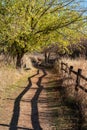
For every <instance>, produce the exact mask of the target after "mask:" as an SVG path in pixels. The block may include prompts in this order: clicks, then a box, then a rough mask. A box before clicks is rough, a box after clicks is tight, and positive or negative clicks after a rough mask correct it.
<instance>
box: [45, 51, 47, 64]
mask: <svg viewBox="0 0 87 130" xmlns="http://www.w3.org/2000/svg"><path fill="white" fill-rule="evenodd" d="M45 63H47V52H45Z"/></svg>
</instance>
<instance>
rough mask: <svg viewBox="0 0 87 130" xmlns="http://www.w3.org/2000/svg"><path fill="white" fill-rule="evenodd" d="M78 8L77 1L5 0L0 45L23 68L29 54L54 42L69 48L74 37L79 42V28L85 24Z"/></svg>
mask: <svg viewBox="0 0 87 130" xmlns="http://www.w3.org/2000/svg"><path fill="white" fill-rule="evenodd" d="M78 2H80V0H78ZM77 5H78V3H77V1H76V2H75V0H62V1H61V2H60V1H58V0H21V1H18V0H2V1H1V3H0V18H1V28H0V36H1V39H0V46H1V47H2V48H3V49H4V51H6V52H7V53H9V54H10V55H11V56H13V57H15V56H16V57H17V63H16V66H17V67H21V58H22V57H23V55H24V54H25V53H26V52H28V51H29V52H31V51H33V50H41V49H42V47H43V46H48V45H49V44H51V43H53V42H58V43H60V44H63V45H64V46H66V45H67V44H69V42H70V40H72V38H73V39H76V40H78V39H80V36H81V33H82V31H81V29H79V30H80V31H79V32H78V25H79V24H80V25H81V26H82V25H83V23H84V20H83V17H82V14H83V13H84V10H81V11H78V10H77ZM78 8H79V7H78ZM2 9H3V11H2ZM76 28H77V29H76ZM80 28H81V27H80ZM69 32H70V33H69ZM74 32H75V35H76V36H75V35H73V37H72V34H74ZM77 35H78V38H77Z"/></svg>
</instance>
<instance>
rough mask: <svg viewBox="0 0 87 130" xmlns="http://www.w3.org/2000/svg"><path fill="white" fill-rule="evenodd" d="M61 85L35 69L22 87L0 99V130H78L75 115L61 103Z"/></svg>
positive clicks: (55, 77) (46, 72) (55, 78)
mask: <svg viewBox="0 0 87 130" xmlns="http://www.w3.org/2000/svg"><path fill="white" fill-rule="evenodd" d="M31 71H32V70H31ZM56 81H57V83H56ZM55 83H56V86H55ZM61 83H62V81H61V80H58V76H57V75H55V74H53V73H52V72H49V71H47V70H45V69H44V68H37V69H35V70H34V71H33V72H32V75H31V76H29V77H28V79H27V80H26V83H25V82H24V83H23V84H22V85H19V88H17V89H16V90H15V91H12V93H10V94H9V95H7V96H6V97H4V98H3V100H2V104H1V108H0V109H1V110H0V112H1V113H0V130H80V129H78V128H80V127H78V125H77V124H78V121H79V120H78V114H77V113H78V111H76V110H74V108H73V107H72V104H69V103H67V102H65V101H64V98H65V97H64V95H63V94H64V90H63V88H62V87H61V85H60V84H61ZM49 86H50V87H49ZM73 105H74V104H73Z"/></svg>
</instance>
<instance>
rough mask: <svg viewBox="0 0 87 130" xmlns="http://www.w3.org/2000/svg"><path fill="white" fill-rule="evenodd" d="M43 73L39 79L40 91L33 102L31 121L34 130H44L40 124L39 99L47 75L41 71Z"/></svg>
mask: <svg viewBox="0 0 87 130" xmlns="http://www.w3.org/2000/svg"><path fill="white" fill-rule="evenodd" d="M41 70H42V72H43V75H42V76H41V77H39V79H38V82H37V86H38V89H37V91H36V93H35V95H34V97H33V98H32V100H31V108H32V110H31V121H32V126H33V128H34V130H42V128H41V126H40V123H39V115H38V98H39V96H40V93H41V91H42V90H43V86H42V85H41V81H42V79H43V78H44V77H45V76H46V75H47V73H46V72H45V70H44V69H41Z"/></svg>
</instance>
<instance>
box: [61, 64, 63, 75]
mask: <svg viewBox="0 0 87 130" xmlns="http://www.w3.org/2000/svg"><path fill="white" fill-rule="evenodd" d="M61 70H62V75H63V62H61Z"/></svg>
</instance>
